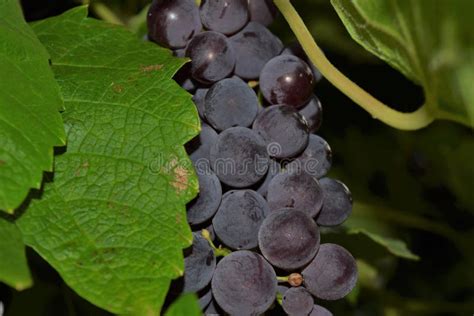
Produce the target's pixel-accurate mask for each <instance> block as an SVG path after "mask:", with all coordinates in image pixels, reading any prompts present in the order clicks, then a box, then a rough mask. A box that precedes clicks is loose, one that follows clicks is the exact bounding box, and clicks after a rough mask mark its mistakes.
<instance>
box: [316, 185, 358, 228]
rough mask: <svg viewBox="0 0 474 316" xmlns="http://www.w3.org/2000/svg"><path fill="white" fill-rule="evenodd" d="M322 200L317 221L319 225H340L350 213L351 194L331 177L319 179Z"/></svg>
mask: <svg viewBox="0 0 474 316" xmlns="http://www.w3.org/2000/svg"><path fill="white" fill-rule="evenodd" d="M319 184H320V185H321V188H322V189H323V194H324V202H323V207H322V208H321V212H320V213H319V216H318V219H317V223H318V224H319V225H321V226H337V225H341V224H342V223H343V222H344V221H345V220H346V219H347V218H348V217H349V215H350V214H351V211H352V195H351V192H350V191H349V188H347V186H346V185H345V184H344V183H342V182H340V181H338V180H334V179H331V178H323V179H321V180H319Z"/></svg>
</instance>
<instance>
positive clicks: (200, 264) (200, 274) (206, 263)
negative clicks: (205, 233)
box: [183, 233, 216, 293]
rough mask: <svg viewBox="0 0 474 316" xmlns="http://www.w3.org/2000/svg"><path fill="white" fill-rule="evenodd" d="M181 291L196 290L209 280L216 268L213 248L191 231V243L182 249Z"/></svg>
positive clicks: (203, 286)
mask: <svg viewBox="0 0 474 316" xmlns="http://www.w3.org/2000/svg"><path fill="white" fill-rule="evenodd" d="M184 254H185V257H184V287H183V292H186V293H187V292H197V291H199V290H202V289H203V288H205V287H206V286H207V285H208V284H209V282H211V279H212V275H213V273H214V270H215V268H216V257H215V256H214V250H213V249H212V248H211V246H210V245H209V242H208V241H207V240H205V239H204V238H203V237H202V236H201V234H200V233H193V244H192V246H191V247H190V248H188V249H185V251H184Z"/></svg>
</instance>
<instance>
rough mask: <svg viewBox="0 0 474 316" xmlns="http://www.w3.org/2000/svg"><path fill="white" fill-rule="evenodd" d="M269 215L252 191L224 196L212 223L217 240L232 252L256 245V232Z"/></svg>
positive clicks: (267, 209)
mask: <svg viewBox="0 0 474 316" xmlns="http://www.w3.org/2000/svg"><path fill="white" fill-rule="evenodd" d="M269 212H270V209H269V208H268V205H267V202H266V201H265V199H264V198H263V197H262V196H261V195H260V194H258V193H257V192H255V191H252V190H232V191H229V192H227V193H226V194H224V196H223V197H222V203H221V205H220V207H219V210H218V211H217V213H216V215H215V216H214V219H213V220H212V224H213V226H214V230H215V232H216V235H217V236H218V237H219V239H220V240H221V241H222V242H223V243H224V244H225V245H226V246H228V247H230V248H232V249H252V248H255V247H257V246H258V230H259V229H260V226H261V225H262V222H263V220H264V219H265V217H266V216H267V214H268V213H269Z"/></svg>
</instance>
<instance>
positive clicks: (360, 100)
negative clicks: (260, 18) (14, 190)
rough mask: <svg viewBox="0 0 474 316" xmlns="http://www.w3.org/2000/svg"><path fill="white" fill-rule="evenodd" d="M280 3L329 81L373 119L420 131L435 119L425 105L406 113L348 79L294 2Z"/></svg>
mask: <svg viewBox="0 0 474 316" xmlns="http://www.w3.org/2000/svg"><path fill="white" fill-rule="evenodd" d="M274 1H275V4H276V6H277V7H278V9H279V10H280V12H281V13H282V14H283V16H284V17H285V19H286V21H287V22H288V24H289V25H290V28H291V29H292V30H293V33H295V36H296V38H297V39H298V41H299V42H300V44H301V46H302V47H303V49H304V51H305V52H306V54H307V55H308V58H309V59H310V60H311V62H312V63H313V64H314V65H315V66H316V68H318V69H319V71H320V72H321V73H322V74H323V76H324V77H325V78H326V79H327V80H329V82H331V83H332V84H333V85H334V86H335V87H336V88H338V89H339V90H340V91H341V92H342V93H344V94H345V95H347V96H348V97H349V98H350V99H351V100H352V101H354V102H355V103H357V104H358V105H360V106H361V107H362V108H363V109H364V110H366V111H367V112H369V113H370V114H371V115H372V117H373V118H375V119H379V120H380V121H382V122H384V123H385V124H387V125H390V126H392V127H395V128H398V129H401V130H416V129H420V128H423V127H425V126H428V125H429V124H430V123H431V122H433V121H434V117H433V116H432V115H431V114H430V112H429V111H428V108H427V106H426V104H425V105H423V106H422V107H420V108H419V109H418V110H416V111H415V112H411V113H402V112H399V111H396V110H394V109H391V108H390V107H389V106H387V105H385V104H383V103H382V102H380V101H379V100H377V99H376V98H374V97H373V96H371V95H370V94H369V93H367V92H366V91H364V90H363V89H362V88H361V87H359V86H358V85H357V84H355V83H354V82H352V81H351V80H350V79H349V78H347V77H346V76H345V75H344V74H343V73H342V72H340V71H339V70H338V69H337V68H336V67H335V66H334V65H332V64H331V62H330V61H329V60H328V59H327V58H326V56H325V55H324V53H323V51H322V50H321V49H320V48H319V46H318V45H317V44H316V42H315V40H314V39H313V37H312V35H311V33H310V32H309V30H308V29H307V27H306V25H305V24H304V22H303V20H302V19H301V17H300V16H299V15H298V12H297V11H296V9H295V8H294V7H293V5H292V4H291V3H290V0H274Z"/></svg>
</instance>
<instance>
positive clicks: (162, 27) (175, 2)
mask: <svg viewBox="0 0 474 316" xmlns="http://www.w3.org/2000/svg"><path fill="white" fill-rule="evenodd" d="M147 22H148V37H149V38H150V39H151V40H152V41H154V42H156V43H158V44H160V45H161V46H165V47H168V48H181V47H185V46H186V43H187V42H188V41H189V40H190V39H191V38H192V37H193V36H194V35H196V34H197V33H199V32H200V31H201V28H202V25H201V19H200V17H199V9H198V7H197V6H196V3H195V2H194V0H154V1H153V3H152V4H151V6H150V9H149V10H148V16H147Z"/></svg>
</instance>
